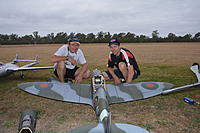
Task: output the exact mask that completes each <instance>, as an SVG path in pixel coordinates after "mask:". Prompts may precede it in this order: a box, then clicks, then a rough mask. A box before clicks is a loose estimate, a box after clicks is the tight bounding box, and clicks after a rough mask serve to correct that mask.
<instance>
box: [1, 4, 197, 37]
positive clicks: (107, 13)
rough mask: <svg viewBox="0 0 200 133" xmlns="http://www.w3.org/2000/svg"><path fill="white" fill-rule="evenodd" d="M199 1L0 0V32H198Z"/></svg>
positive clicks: (148, 33) (162, 33)
mask: <svg viewBox="0 0 200 133" xmlns="http://www.w3.org/2000/svg"><path fill="white" fill-rule="evenodd" d="M199 12H200V0H0V34H11V33H15V34H18V35H25V34H29V35H30V34H32V32H34V31H39V34H40V35H46V34H49V33H52V32H53V33H55V34H56V33H58V32H67V33H70V32H75V33H86V34H87V33H91V32H92V33H97V32H99V31H104V32H110V33H112V34H113V33H120V32H125V33H126V32H132V33H135V34H137V35H140V34H144V35H147V36H151V33H152V31H154V30H158V31H159V33H160V35H161V36H167V35H168V33H174V34H176V35H181V36H182V35H185V34H187V33H190V34H192V35H194V34H195V33H197V32H200V15H199Z"/></svg>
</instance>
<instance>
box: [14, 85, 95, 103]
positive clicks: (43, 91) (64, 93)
mask: <svg viewBox="0 0 200 133" xmlns="http://www.w3.org/2000/svg"><path fill="white" fill-rule="evenodd" d="M18 86H19V87H20V88H21V89H22V90H24V91H26V92H29V93H31V94H34V95H39V96H42V97H46V98H50V99H54V100H60V101H66V102H74V103H83V104H89V105H91V106H92V94H91V85H89V84H68V83H60V82H28V83H21V84H19V85H18Z"/></svg>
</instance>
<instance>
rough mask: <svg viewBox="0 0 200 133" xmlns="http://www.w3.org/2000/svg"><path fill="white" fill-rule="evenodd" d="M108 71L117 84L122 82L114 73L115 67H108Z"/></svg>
mask: <svg viewBox="0 0 200 133" xmlns="http://www.w3.org/2000/svg"><path fill="white" fill-rule="evenodd" d="M108 71H109V73H110V74H111V75H112V77H113V79H114V82H115V84H120V83H121V80H120V79H119V78H118V77H117V75H116V74H115V73H114V71H113V68H111V67H108Z"/></svg>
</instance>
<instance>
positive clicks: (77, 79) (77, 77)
mask: <svg viewBox="0 0 200 133" xmlns="http://www.w3.org/2000/svg"><path fill="white" fill-rule="evenodd" d="M82 80H83V76H82V75H81V74H79V75H78V76H76V77H75V83H81V81H82Z"/></svg>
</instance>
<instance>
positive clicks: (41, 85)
mask: <svg viewBox="0 0 200 133" xmlns="http://www.w3.org/2000/svg"><path fill="white" fill-rule="evenodd" d="M52 87H53V84H52V83H38V84H35V88H36V89H38V90H45V89H50V88H52Z"/></svg>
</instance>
